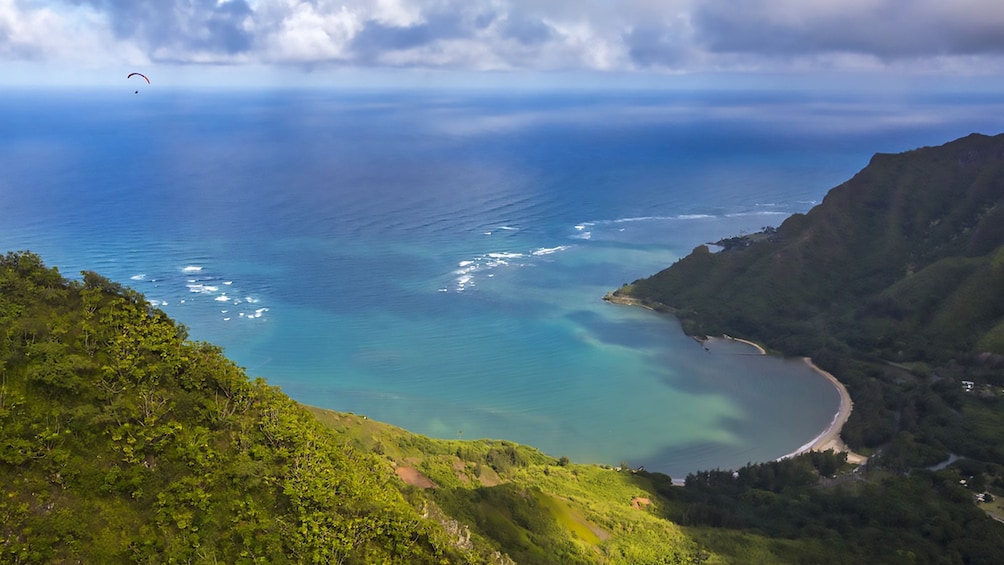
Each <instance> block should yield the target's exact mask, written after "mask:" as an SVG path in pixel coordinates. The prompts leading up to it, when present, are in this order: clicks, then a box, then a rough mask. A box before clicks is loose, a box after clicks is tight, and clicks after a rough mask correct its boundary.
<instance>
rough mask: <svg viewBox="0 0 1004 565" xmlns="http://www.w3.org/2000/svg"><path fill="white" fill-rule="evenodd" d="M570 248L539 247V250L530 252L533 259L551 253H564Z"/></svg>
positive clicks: (560, 246) (567, 246) (566, 246)
mask: <svg viewBox="0 0 1004 565" xmlns="http://www.w3.org/2000/svg"><path fill="white" fill-rule="evenodd" d="M569 247H571V246H570V245H559V246H557V247H541V248H540V249H534V250H533V251H531V252H530V254H531V255H533V256H534V257H540V256H541V255H550V254H552V253H557V252H559V251H564V250H566V249H568V248H569Z"/></svg>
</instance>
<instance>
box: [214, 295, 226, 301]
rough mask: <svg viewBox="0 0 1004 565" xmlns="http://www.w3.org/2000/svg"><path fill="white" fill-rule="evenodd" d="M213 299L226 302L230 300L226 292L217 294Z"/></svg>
mask: <svg viewBox="0 0 1004 565" xmlns="http://www.w3.org/2000/svg"><path fill="white" fill-rule="evenodd" d="M213 300H215V301H217V302H228V301H229V300H230V297H229V296H227V295H226V294H221V295H219V296H217V297H216V298H214V299H213Z"/></svg>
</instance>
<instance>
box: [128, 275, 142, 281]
mask: <svg viewBox="0 0 1004 565" xmlns="http://www.w3.org/2000/svg"><path fill="white" fill-rule="evenodd" d="M145 278H146V275H144V274H139V275H133V276H131V277H129V279H130V280H134V281H141V280H143V279H145Z"/></svg>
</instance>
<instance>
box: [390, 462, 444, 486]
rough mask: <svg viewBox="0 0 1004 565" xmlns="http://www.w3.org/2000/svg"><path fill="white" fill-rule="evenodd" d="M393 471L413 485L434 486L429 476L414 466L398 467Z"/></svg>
mask: <svg viewBox="0 0 1004 565" xmlns="http://www.w3.org/2000/svg"><path fill="white" fill-rule="evenodd" d="M394 472H395V473H397V476H399V477H401V480H402V481H404V482H405V483H407V484H409V485H411V486H413V487H418V488H436V483H434V482H432V481H431V480H429V477H426V476H425V475H423V474H422V473H420V472H419V470H418V469H416V468H414V467H398V468H397V469H394Z"/></svg>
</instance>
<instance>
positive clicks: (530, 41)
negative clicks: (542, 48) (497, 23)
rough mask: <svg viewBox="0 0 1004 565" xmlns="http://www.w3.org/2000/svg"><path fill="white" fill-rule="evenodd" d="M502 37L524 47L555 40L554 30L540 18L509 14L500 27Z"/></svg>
mask: <svg viewBox="0 0 1004 565" xmlns="http://www.w3.org/2000/svg"><path fill="white" fill-rule="evenodd" d="M502 34H503V36H505V37H507V38H509V39H515V40H516V41H518V42H520V43H522V44H524V45H537V44H540V43H544V42H546V41H550V40H552V39H554V38H555V36H556V34H555V32H554V28H552V27H551V26H549V25H547V24H546V23H545V22H543V21H542V20H541V19H540V18H534V17H530V16H524V15H520V14H510V15H509V16H508V17H507V18H506V20H505V23H504V24H503V25H502Z"/></svg>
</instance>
